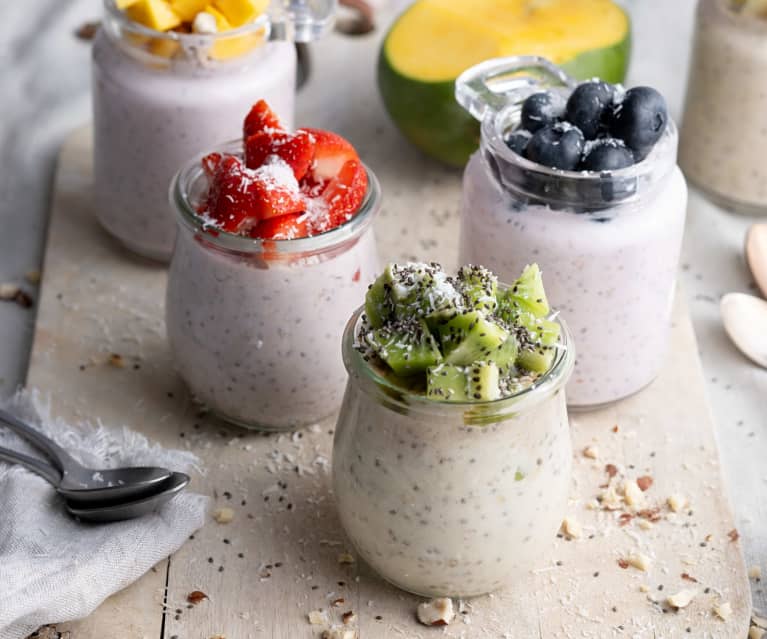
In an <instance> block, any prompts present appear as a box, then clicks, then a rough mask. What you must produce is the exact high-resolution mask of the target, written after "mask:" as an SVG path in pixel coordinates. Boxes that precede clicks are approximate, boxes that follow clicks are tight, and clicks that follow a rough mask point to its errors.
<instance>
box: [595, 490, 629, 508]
mask: <svg viewBox="0 0 767 639" xmlns="http://www.w3.org/2000/svg"><path fill="white" fill-rule="evenodd" d="M599 498H600V499H599V501H600V503H601V504H602V508H604V509H605V510H620V509H621V508H623V502H622V500H621V497H620V495H619V494H618V493H617V492H616V491H615V487H614V486H609V487H608V488H607V490H605V491H604V492H603V493H602V494H601V495H600V496H599Z"/></svg>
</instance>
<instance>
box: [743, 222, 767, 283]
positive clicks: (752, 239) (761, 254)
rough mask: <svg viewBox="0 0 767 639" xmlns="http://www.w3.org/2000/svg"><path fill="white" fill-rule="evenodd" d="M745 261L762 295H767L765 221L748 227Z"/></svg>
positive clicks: (766, 232)
mask: <svg viewBox="0 0 767 639" xmlns="http://www.w3.org/2000/svg"><path fill="white" fill-rule="evenodd" d="M746 263H747V264H748V268H749V269H750V270H751V275H753V276H754V280H755V281H756V285H757V286H758V287H759V290H760V291H761V292H762V295H764V296H765V297H767V223H764V222H762V223H760V224H754V225H752V226H751V228H750V229H748V233H746Z"/></svg>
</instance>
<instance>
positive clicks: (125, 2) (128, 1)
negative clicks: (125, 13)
mask: <svg viewBox="0 0 767 639" xmlns="http://www.w3.org/2000/svg"><path fill="white" fill-rule="evenodd" d="M137 1H138V0H115V5H116V6H117V8H118V9H119V10H120V11H122V10H124V9H127V8H128V7H129V6H131V5H132V4H135V3H136V2H137Z"/></svg>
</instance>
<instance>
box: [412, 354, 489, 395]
mask: <svg viewBox="0 0 767 639" xmlns="http://www.w3.org/2000/svg"><path fill="white" fill-rule="evenodd" d="M499 382H500V373H499V370H498V366H497V365H496V364H495V363H494V362H474V363H473V364H472V365H471V366H456V365H454V364H440V365H439V366H435V367H433V368H430V369H429V370H428V371H427V377H426V385H427V386H426V396H427V397H430V398H431V399H441V400H445V401H451V402H466V401H489V400H493V399H498V398H499V397H500V396H501V390H500V386H499Z"/></svg>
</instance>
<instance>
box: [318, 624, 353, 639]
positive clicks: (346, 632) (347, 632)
mask: <svg viewBox="0 0 767 639" xmlns="http://www.w3.org/2000/svg"><path fill="white" fill-rule="evenodd" d="M322 639H357V631H356V630H355V629H353V628H344V627H343V626H334V627H333V628H331V629H330V630H325V632H323V633H322Z"/></svg>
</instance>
